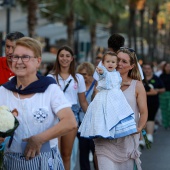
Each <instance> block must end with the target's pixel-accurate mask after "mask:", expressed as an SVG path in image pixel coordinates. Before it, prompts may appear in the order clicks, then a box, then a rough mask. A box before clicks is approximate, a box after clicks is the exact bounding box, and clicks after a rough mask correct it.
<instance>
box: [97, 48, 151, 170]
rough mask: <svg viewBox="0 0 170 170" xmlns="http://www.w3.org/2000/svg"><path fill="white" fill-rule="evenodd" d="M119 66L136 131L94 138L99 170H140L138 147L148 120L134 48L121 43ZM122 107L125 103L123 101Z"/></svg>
mask: <svg viewBox="0 0 170 170" xmlns="http://www.w3.org/2000/svg"><path fill="white" fill-rule="evenodd" d="M117 56H118V66H117V71H119V73H120V75H121V77H122V82H123V85H122V86H121V90H122V91H123V93H124V95H125V98H126V100H127V102H128V103H129V105H130V106H131V108H132V110H133V111H134V113H135V121H136V124H137V133H136V134H132V135H129V136H126V137H122V138H118V139H112V140H111V139H102V138H97V139H94V143H95V151H96V154H97V160H98V166H99V170H103V169H116V170H125V169H127V170H134V169H137V170H141V165H140V159H139V157H140V152H139V151H138V146H139V138H140V132H141V130H142V129H143V128H144V126H145V124H146V121H147V114H148V113H147V103H146V92H145V89H144V86H143V84H142V82H141V75H140V72H139V69H138V63H137V58H136V54H135V52H134V50H132V49H129V48H126V47H122V48H120V50H119V51H118V52H117ZM122 107H123V105H122Z"/></svg>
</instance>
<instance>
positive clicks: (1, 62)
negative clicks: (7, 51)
mask: <svg viewBox="0 0 170 170" xmlns="http://www.w3.org/2000/svg"><path fill="white" fill-rule="evenodd" d="M11 76H14V73H13V72H12V71H11V70H10V69H9V67H8V65H7V61H6V57H0V85H2V84H4V83H6V82H7V81H8V80H9V78H10V77H11Z"/></svg>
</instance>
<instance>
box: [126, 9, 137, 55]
mask: <svg viewBox="0 0 170 170" xmlns="http://www.w3.org/2000/svg"><path fill="white" fill-rule="evenodd" d="M132 35H133V45H134V49H135V51H136V53H137V47H136V24H135V9H134V8H130V18H129V32H128V37H129V47H132Z"/></svg>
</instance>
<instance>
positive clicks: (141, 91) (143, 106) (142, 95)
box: [136, 81, 148, 132]
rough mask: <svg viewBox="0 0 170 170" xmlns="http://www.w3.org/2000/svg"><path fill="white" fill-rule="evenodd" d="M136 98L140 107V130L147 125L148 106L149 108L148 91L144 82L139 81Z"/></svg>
mask: <svg viewBox="0 0 170 170" xmlns="http://www.w3.org/2000/svg"><path fill="white" fill-rule="evenodd" d="M136 100H137V104H138V108H139V113H140V118H139V122H138V132H141V130H142V129H143V128H144V127H145V125H146V122H147V119H148V108H147V99H146V91H145V88H144V86H143V84H142V82H140V81H138V82H137V85H136Z"/></svg>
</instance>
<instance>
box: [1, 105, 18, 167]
mask: <svg viewBox="0 0 170 170" xmlns="http://www.w3.org/2000/svg"><path fill="white" fill-rule="evenodd" d="M18 126H19V122H18V120H17V119H16V118H15V117H14V115H13V113H12V112H10V110H9V108H8V107H7V106H0V137H2V138H6V137H9V136H12V135H13V134H14V131H15V129H16V128H17V127H18ZM5 141H6V140H5ZM4 148H5V142H3V143H1V144H0V170H4V167H3V155H4Z"/></svg>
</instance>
